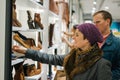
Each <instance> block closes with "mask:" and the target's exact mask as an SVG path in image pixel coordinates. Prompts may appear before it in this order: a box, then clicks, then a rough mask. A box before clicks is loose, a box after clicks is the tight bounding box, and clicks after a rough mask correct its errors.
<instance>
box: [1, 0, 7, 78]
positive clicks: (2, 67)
mask: <svg viewBox="0 0 120 80" xmlns="http://www.w3.org/2000/svg"><path fill="white" fill-rule="evenodd" d="M0 3H1V7H0V80H4V55H5V9H6V7H5V5H6V0H0Z"/></svg>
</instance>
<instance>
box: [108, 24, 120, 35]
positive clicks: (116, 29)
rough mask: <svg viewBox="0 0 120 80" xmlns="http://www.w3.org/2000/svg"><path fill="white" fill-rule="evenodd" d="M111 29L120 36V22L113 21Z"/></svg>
mask: <svg viewBox="0 0 120 80" xmlns="http://www.w3.org/2000/svg"><path fill="white" fill-rule="evenodd" d="M110 29H111V30H112V31H113V34H114V35H115V36H117V37H120V22H112V25H111V27H110Z"/></svg>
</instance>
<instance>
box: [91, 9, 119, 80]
mask: <svg viewBox="0 0 120 80" xmlns="http://www.w3.org/2000/svg"><path fill="white" fill-rule="evenodd" d="M93 22H94V24H95V25H96V27H97V28H98V29H99V30H100V32H101V33H102V35H103V37H104V41H103V43H98V44H99V47H101V49H102V50H103V52H104V54H103V57H104V58H105V59H107V60H109V61H110V62H111V63H112V68H111V70H112V78H113V79H112V80H120V39H118V38H117V37H115V36H114V35H113V33H112V31H111V30H110V26H111V23H112V16H111V14H110V13H109V12H107V11H104V10H101V11H98V12H96V13H95V14H94V15H93Z"/></svg>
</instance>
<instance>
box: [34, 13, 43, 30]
mask: <svg viewBox="0 0 120 80" xmlns="http://www.w3.org/2000/svg"><path fill="white" fill-rule="evenodd" d="M34 24H35V29H39V28H40V29H43V28H44V27H43V24H42V23H41V18H40V14H39V13H35V14H34Z"/></svg>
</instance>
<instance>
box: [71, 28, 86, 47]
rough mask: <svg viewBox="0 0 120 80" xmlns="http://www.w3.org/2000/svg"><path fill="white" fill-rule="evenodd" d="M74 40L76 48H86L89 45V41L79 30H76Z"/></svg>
mask: <svg viewBox="0 0 120 80" xmlns="http://www.w3.org/2000/svg"><path fill="white" fill-rule="evenodd" d="M73 40H74V47H75V48H84V47H85V46H86V44H87V43H88V40H87V39H84V35H83V34H82V33H81V32H80V31H79V30H78V29H76V31H75V34H74V36H73Z"/></svg>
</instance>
